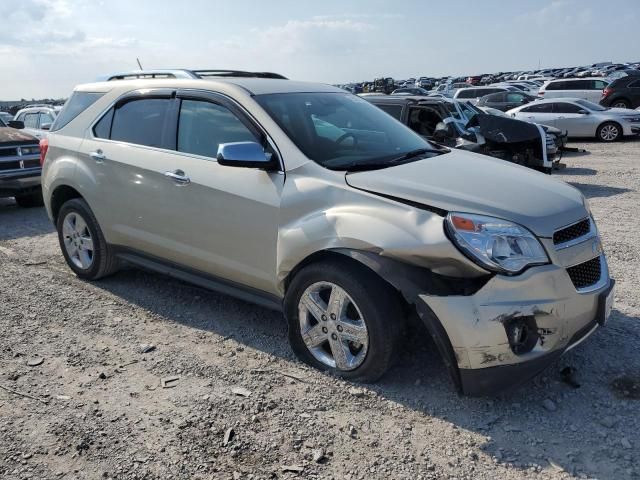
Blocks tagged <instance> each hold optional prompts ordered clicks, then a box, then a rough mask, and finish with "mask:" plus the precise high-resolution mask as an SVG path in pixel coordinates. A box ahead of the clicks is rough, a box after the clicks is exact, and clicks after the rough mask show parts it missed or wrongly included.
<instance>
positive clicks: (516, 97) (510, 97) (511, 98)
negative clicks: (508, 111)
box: [507, 93, 525, 103]
mask: <svg viewBox="0 0 640 480" xmlns="http://www.w3.org/2000/svg"><path fill="white" fill-rule="evenodd" d="M524 98H525V96H524V95H522V94H521V93H507V102H516V103H518V102H521V101H522V100H524Z"/></svg>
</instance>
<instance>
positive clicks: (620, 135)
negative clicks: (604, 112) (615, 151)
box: [596, 120, 624, 141]
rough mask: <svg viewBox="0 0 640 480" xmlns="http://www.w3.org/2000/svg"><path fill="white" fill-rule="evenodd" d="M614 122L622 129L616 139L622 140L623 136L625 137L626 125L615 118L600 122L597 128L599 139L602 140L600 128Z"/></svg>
mask: <svg viewBox="0 0 640 480" xmlns="http://www.w3.org/2000/svg"><path fill="white" fill-rule="evenodd" d="M609 123H611V124H613V125H615V126H617V127H618V128H619V129H620V134H619V136H618V138H616V140H621V139H622V137H624V127H623V126H622V124H621V123H620V122H617V121H615V120H605V121H604V122H602V123H600V125H598V128H596V136H597V138H598V140H600V141H602V138H600V129H601V128H602V127H603V126H605V125H607V124H609Z"/></svg>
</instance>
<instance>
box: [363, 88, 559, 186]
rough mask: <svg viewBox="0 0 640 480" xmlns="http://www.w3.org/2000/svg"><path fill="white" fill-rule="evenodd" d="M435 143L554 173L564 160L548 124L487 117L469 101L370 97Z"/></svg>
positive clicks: (369, 98)
mask: <svg viewBox="0 0 640 480" xmlns="http://www.w3.org/2000/svg"><path fill="white" fill-rule="evenodd" d="M365 98H366V100H367V101H369V102H371V103H373V104H374V105H376V106H377V107H378V108H381V109H382V110H384V111H385V112H387V113H389V114H390V115H391V116H393V117H394V118H395V119H397V120H399V121H400V122H402V123H404V124H405V125H407V126H408V127H409V128H411V129H412V130H413V131H415V132H416V133H418V134H419V135H422V136H423V137H424V138H425V139H427V140H429V141H433V142H436V143H438V144H442V145H445V146H447V147H453V148H458V149H462V150H467V151H471V152H475V153H481V154H483V155H489V156H491V157H495V158H500V159H502V160H507V161H510V162H513V163H517V164H520V165H525V166H527V167H530V168H534V169H536V170H539V171H542V172H546V173H551V171H552V168H553V166H554V163H556V162H558V161H559V159H560V155H559V147H560V146H561V145H560V144H559V143H557V142H556V137H555V136H554V135H552V134H550V133H548V132H547V131H545V130H546V129H547V127H544V126H537V125H531V124H528V123H527V122H522V121H520V120H514V119H512V118H505V117H496V116H493V115H492V116H489V115H484V113H485V112H484V111H483V110H481V109H480V108H478V107H476V106H475V105H472V104H470V103H467V102H461V101H457V100H452V99H448V98H441V97H440V98H438V97H427V98H425V97H420V96H413V97H411V96H399V95H398V96H396V95H390V96H384V97H382V96H380V97H365Z"/></svg>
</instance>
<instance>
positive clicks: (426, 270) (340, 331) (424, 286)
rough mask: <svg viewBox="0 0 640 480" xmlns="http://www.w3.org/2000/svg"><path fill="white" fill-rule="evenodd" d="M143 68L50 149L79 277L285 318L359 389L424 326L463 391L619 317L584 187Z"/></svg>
mask: <svg viewBox="0 0 640 480" xmlns="http://www.w3.org/2000/svg"><path fill="white" fill-rule="evenodd" d="M133 76H134V77H136V76H137V77H140V78H137V79H136V78H134V79H130V77H128V76H126V75H123V76H120V77H115V78H113V79H112V80H110V81H103V82H100V83H93V84H87V85H81V86H78V87H77V88H76V89H75V91H74V92H73V95H72V96H71V98H70V99H69V101H68V102H67V104H66V105H65V107H64V109H63V110H62V111H61V113H60V115H59V116H58V118H57V119H56V121H55V123H54V125H53V126H52V128H51V133H50V135H49V137H48V139H45V140H43V141H42V142H41V147H42V154H43V163H44V164H43V179H42V187H43V194H44V199H45V204H46V209H47V213H48V215H49V217H50V218H51V220H52V221H53V223H54V224H55V226H56V227H57V231H58V236H59V241H60V247H61V250H62V253H63V255H64V258H65V260H66V262H67V263H68V265H69V267H70V268H71V269H72V270H73V271H74V272H75V274H76V275H77V276H78V277H80V278H82V279H86V280H97V279H99V278H101V277H105V276H106V275H110V274H112V273H114V272H115V271H116V270H117V269H118V267H119V266H120V265H123V264H133V265H137V266H139V267H142V268H145V269H150V270H154V271H157V272H162V273H164V274H168V275H171V276H174V277H177V278H179V279H182V280H185V281H188V282H192V283H194V284H198V285H201V286H204V287H208V288H211V289H216V290H218V291H222V292H224V293H228V294H230V295H235V296H237V297H240V298H242V299H246V300H248V301H252V302H255V303H258V304H261V305H264V306H267V307H272V308H276V309H279V310H281V311H282V312H283V313H284V316H285V317H286V320H287V322H288V327H289V340H290V343H291V347H292V349H293V350H294V352H295V353H296V354H297V356H298V357H299V358H300V359H302V360H303V361H304V362H307V363H308V364H310V365H312V366H314V367H317V368H319V369H322V370H327V371H330V372H333V373H334V374H336V375H339V376H342V377H344V378H346V379H350V380H355V381H362V382H373V381H375V380H376V379H378V378H379V377H380V376H381V375H383V374H384V372H385V371H386V370H387V368H388V367H389V366H390V364H391V362H392V361H393V359H394V350H395V349H396V347H397V345H396V343H397V341H398V337H399V335H400V333H401V332H402V331H403V324H404V322H405V320H406V319H407V318H408V316H409V315H415V316H416V318H420V319H421V320H422V322H423V323H424V325H425V326H426V331H428V332H429V334H430V335H431V336H432V337H433V340H434V343H433V344H434V345H435V346H436V347H437V349H438V351H439V353H440V354H441V356H442V358H443V360H444V363H445V365H446V368H447V369H448V371H449V373H450V374H451V376H452V379H453V382H454V384H455V385H456V387H457V389H458V390H459V391H460V392H462V393H465V394H469V395H485V394H492V393H495V392H498V391H500V390H502V389H504V388H505V387H510V386H514V385H517V384H519V383H521V382H522V381H524V380H526V379H528V378H531V377H532V376H534V375H535V374H537V373H538V372H540V371H541V370H542V369H544V368H545V367H546V366H547V365H549V364H550V363H551V362H552V361H554V360H555V359H557V358H558V357H559V356H560V355H561V354H563V353H564V352H566V351H567V350H569V349H571V348H573V347H574V346H576V345H577V344H578V343H580V342H581V341H583V340H584V339H585V338H586V337H588V336H589V335H590V334H591V333H593V332H594V331H595V330H596V329H597V328H598V327H599V326H602V325H604V324H605V323H606V321H607V318H608V316H609V314H610V312H611V308H612V299H613V285H614V281H613V280H612V279H611V278H610V277H609V271H608V267H607V261H606V258H605V255H604V253H603V250H602V245H601V242H600V237H599V234H598V230H597V228H596V225H595V222H594V220H593V217H592V215H591V213H590V211H589V206H588V204H587V202H586V200H585V198H584V197H583V196H582V194H581V193H580V192H579V191H578V190H576V189H575V188H574V187H572V186H570V185H567V184H566V183H564V182H562V181H559V180H555V179H553V178H549V176H547V175H544V174H541V173H538V172H534V171H531V170H528V169H526V168H524V167H520V166H518V165H514V164H510V163H507V162H504V161H501V160H496V159H492V158H489V157H486V156H482V155H477V154H473V153H469V152H464V151H461V150H450V149H448V148H444V147H442V146H439V145H436V144H433V143H429V142H428V141H426V140H425V139H423V138H422V137H420V136H419V135H417V134H416V133H414V132H413V131H411V130H410V129H409V128H407V127H406V126H404V125H402V124H401V123H400V122H398V121H396V120H395V119H394V118H392V117H391V116H390V115H388V114H387V113H385V112H383V111H382V110H380V109H378V108H377V107H375V106H373V105H371V104H370V103H369V102H367V101H366V100H364V99H361V98H359V97H357V96H355V95H352V94H349V93H347V92H345V91H343V90H340V89H338V88H334V87H331V86H328V85H322V84H315V83H304V82H296V81H290V80H286V79H284V78H283V77H281V76H279V75H276V74H268V73H256V74H252V73H248V72H231V71H225V72H218V71H205V72H199V73H198V72H194V71H187V70H185V71H179V72H178V73H171V72H168V73H167V72H165V74H162V75H155V74H148V75H146V74H145V75H133ZM160 77H164V78H160Z"/></svg>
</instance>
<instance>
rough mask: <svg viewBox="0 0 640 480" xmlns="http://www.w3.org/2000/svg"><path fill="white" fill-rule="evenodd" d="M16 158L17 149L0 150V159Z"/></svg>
mask: <svg viewBox="0 0 640 480" xmlns="http://www.w3.org/2000/svg"><path fill="white" fill-rule="evenodd" d="M16 156H18V149H17V148H0V157H16Z"/></svg>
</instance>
